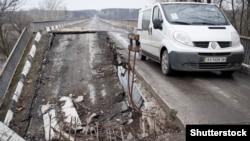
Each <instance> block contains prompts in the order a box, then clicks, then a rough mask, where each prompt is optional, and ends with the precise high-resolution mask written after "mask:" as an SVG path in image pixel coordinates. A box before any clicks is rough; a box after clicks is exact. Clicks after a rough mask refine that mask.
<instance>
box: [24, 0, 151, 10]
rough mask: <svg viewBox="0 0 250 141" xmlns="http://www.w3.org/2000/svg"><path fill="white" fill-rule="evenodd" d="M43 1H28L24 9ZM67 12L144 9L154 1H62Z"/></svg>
mask: <svg viewBox="0 0 250 141" xmlns="http://www.w3.org/2000/svg"><path fill="white" fill-rule="evenodd" d="M41 1H42V0H26V3H25V4H24V5H23V6H22V9H26V10H29V9H32V8H38V7H39V3H40V2H41ZM62 1H63V4H64V5H65V6H66V7H67V10H83V9H97V10H100V9H104V8H143V7H145V6H146V5H150V4H152V1H153V0H62Z"/></svg>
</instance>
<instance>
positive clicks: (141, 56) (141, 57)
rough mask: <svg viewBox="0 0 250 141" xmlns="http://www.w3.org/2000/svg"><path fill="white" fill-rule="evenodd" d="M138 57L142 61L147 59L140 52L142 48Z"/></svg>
mask: <svg viewBox="0 0 250 141" xmlns="http://www.w3.org/2000/svg"><path fill="white" fill-rule="evenodd" d="M139 58H140V60H143V61H144V60H146V59H147V58H146V56H145V55H143V54H142V50H140V51H139Z"/></svg>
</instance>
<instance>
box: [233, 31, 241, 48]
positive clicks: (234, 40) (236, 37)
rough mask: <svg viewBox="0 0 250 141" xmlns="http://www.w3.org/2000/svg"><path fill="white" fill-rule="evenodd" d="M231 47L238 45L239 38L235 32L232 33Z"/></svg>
mask: <svg viewBox="0 0 250 141" xmlns="http://www.w3.org/2000/svg"><path fill="white" fill-rule="evenodd" d="M231 35H232V46H238V45H239V44H240V36H239V34H238V33H237V32H232V33H231Z"/></svg>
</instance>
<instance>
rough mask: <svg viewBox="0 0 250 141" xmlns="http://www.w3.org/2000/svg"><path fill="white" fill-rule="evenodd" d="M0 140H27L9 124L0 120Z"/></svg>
mask: <svg viewBox="0 0 250 141" xmlns="http://www.w3.org/2000/svg"><path fill="white" fill-rule="evenodd" d="M0 140H1V141H25V140H24V139H23V138H22V137H20V136H19V135H18V134H16V133H15V132H14V131H13V130H11V129H10V128H9V127H8V126H6V125H5V124H3V123H2V122H0Z"/></svg>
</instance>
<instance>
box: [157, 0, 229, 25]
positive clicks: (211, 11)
mask: <svg viewBox="0 0 250 141" xmlns="http://www.w3.org/2000/svg"><path fill="white" fill-rule="evenodd" d="M162 8H163V10H164V12H165V15H166V18H167V20H168V21H169V22H170V23H172V24H181V25H228V24H229V23H228V21H227V20H226V18H225V17H224V15H223V14H222V12H221V11H220V10H219V8H218V7H217V6H215V5H207V4H184V3H179V4H163V5H162Z"/></svg>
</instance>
